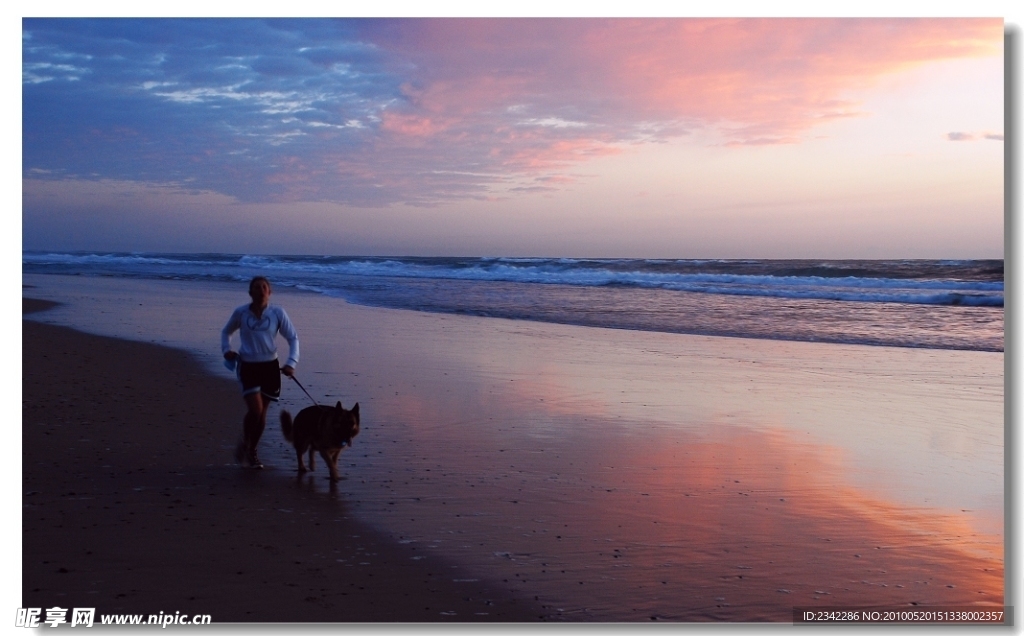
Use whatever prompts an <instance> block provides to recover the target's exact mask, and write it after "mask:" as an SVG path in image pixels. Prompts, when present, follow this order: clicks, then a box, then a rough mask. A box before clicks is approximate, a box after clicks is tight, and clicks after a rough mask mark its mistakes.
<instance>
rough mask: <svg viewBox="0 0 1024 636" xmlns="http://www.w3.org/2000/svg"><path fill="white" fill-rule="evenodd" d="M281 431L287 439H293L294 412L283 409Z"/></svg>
mask: <svg viewBox="0 0 1024 636" xmlns="http://www.w3.org/2000/svg"><path fill="white" fill-rule="evenodd" d="M281 433H282V434H283V435H284V438H285V439H286V440H288V441H289V442H290V441H292V414H291V413H289V412H288V411H281Z"/></svg>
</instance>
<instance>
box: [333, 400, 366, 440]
mask: <svg viewBox="0 0 1024 636" xmlns="http://www.w3.org/2000/svg"><path fill="white" fill-rule="evenodd" d="M329 430H330V432H329V436H330V438H331V442H332V446H337V447H339V448H340V447H341V446H344V445H345V444H348V445H349V446H351V445H352V438H353V437H355V436H356V435H358V434H359V403H358V402H356V405H355V406H353V407H352V408H351V409H349V410H345V407H343V406H342V405H341V402H338V404H337V405H336V406H335V407H334V408H333V409H331V415H330V426H329Z"/></svg>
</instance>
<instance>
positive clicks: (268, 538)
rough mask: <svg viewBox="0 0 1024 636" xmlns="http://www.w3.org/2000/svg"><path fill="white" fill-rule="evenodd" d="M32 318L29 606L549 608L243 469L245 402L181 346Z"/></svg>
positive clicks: (25, 594)
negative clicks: (239, 453) (473, 578)
mask: <svg viewBox="0 0 1024 636" xmlns="http://www.w3.org/2000/svg"><path fill="white" fill-rule="evenodd" d="M23 305H24V307H23V309H24V312H25V313H28V312H30V311H41V310H44V309H46V308H48V307H50V306H53V305H52V304H49V303H47V302H46V301H34V302H33V301H31V300H29V299H24V300H23ZM22 327H23V357H22V366H23V373H24V389H23V398H22V399H23V402H22V418H23V422H22V460H23V463H22V477H23V491H22V496H23V508H22V515H23V517H22V540H23V548H22V567H23V574H22V599H21V601H22V606H23V607H43V608H47V607H53V606H55V605H59V606H61V607H65V606H66V607H95V608H96V609H97V614H114V613H136V614H156V613H158V612H161V611H162V612H164V613H165V614H168V613H174V612H176V611H181V612H182V613H189V614H209V615H211V616H212V619H213V621H214V622H217V623H223V622H232V623H235V622H401V623H428V622H438V621H451V622H470V621H480V622H525V621H536V620H538V619H540V618H541V612H540V610H538V609H537V608H535V607H534V605H533V603H532V601H529V602H528V601H526V600H525V599H523V598H519V597H518V596H516V595H514V594H513V593H512V591H510V590H503V589H500V588H499V587H497V586H491V585H488V584H485V583H480V582H474V583H466V582H455V581H454V579H459V578H460V577H459V575H458V569H457V568H456V567H455V566H453V565H451V564H450V563H446V562H445V561H443V560H441V559H437V558H434V557H432V556H427V557H426V558H424V557H423V555H422V553H420V554H417V552H416V548H415V547H407V546H404V545H401V544H399V543H397V542H396V541H394V540H393V539H391V538H390V537H387V536H385V535H383V534H381V533H379V532H378V531H376V530H373V529H371V528H369V527H368V526H366V525H365V524H364V523H362V522H360V521H358V520H356V519H355V518H353V516H352V515H351V514H350V511H349V510H347V509H346V505H345V502H344V501H343V500H338V499H337V498H336V497H334V496H331V495H330V494H326V495H325V493H322V492H317V491H316V489H313V488H309V487H307V486H306V485H305V484H304V483H302V482H301V481H297V480H295V479H294V478H285V479H282V478H281V475H280V474H279V473H275V472H274V471H253V470H250V469H244V468H241V467H239V466H236V465H233V461H232V460H231V451H230V449H231V447H232V446H233V443H234V438H235V436H236V435H237V434H238V431H237V429H239V428H240V425H239V424H238V422H240V421H241V416H242V411H243V404H242V400H241V399H239V397H238V394H237V393H238V392H237V388H236V387H235V385H234V383H233V382H231V381H230V380H225V379H223V378H217V377H214V376H212V375H210V374H208V373H207V372H205V371H204V370H203V369H202V367H201V365H200V364H199V363H198V362H197V361H196V360H195V359H194V357H193V356H191V355H189V354H188V353H186V352H182V351H178V350H175V349H170V348H167V347H162V346H158V345H152V344H148V343H142V342H133V341H128V340H122V339H116V338H108V337H102V336H94V335H91V334H87V333H83V332H79V331H75V330H73V329H70V328H66V327H59V326H53V325H48V324H44V323H40V322H36V321H29V320H23V321H22ZM154 378H171V379H170V380H169V381H168V382H160V383H155V382H152V381H151V380H152V379H154ZM272 416H273V417H275V418H276V410H275V413H272ZM270 426H273V423H271V422H268V427H270ZM344 484H345V482H344V481H342V482H341V486H340V488H342V489H344ZM321 530H323V531H321ZM339 539H341V540H339Z"/></svg>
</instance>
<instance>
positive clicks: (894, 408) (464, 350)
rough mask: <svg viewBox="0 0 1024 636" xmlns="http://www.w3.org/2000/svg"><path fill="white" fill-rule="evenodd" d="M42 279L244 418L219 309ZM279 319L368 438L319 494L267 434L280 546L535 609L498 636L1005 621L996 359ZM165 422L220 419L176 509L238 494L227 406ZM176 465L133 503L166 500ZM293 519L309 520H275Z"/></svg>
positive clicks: (65, 320) (488, 327)
mask: <svg viewBox="0 0 1024 636" xmlns="http://www.w3.org/2000/svg"><path fill="white" fill-rule="evenodd" d="M32 279H33V280H32V282H33V283H38V284H39V288H38V289H36V290H28V291H31V292H33V293H38V294H39V295H41V297H46V298H51V299H54V300H62V301H66V302H67V303H68V304H66V305H65V306H63V307H61V308H58V309H56V310H54V311H53V312H48V313H47V314H40V315H39V317H40V319H44V318H45V317H46V316H50V317H49V318H45V319H47V320H52V321H54V322H58V323H61V324H74V325H76V326H81V327H82V328H84V329H88V330H90V331H96V332H99V333H106V334H111V335H125V336H128V337H134V338H139V339H143V340H153V341H158V342H165V343H167V344H170V345H173V346H175V347H181V348H185V349H189V350H191V351H193V352H202V351H208V354H206V357H203V355H201V354H200V355H199V358H198V359H199V360H200V361H201V362H202V364H203V368H204V369H205V372H206V373H209V374H211V375H212V376H215V377H219V378H221V380H222V382H224V383H225V384H224V386H225V387H226V388H225V390H226V391H227V392H229V393H231V394H234V387H233V383H232V381H230V380H227V379H226V377H225V373H224V370H223V368H222V367H221V368H220V369H219V371H218V367H219V360H218V359H217V355H216V354H217V352H216V342H217V332H218V331H219V328H220V326H221V324H222V321H223V320H224V319H225V318H226V316H227V313H228V311H229V310H230V308H231V307H233V301H234V300H236V299H238V298H237V297H239V296H240V295H241V294H239V290H237V289H235V288H234V287H233V286H227V285H218V284H210V285H199V284H187V283H174V282H166V281H160V282H157V281H112V280H102V279H85V278H67V277H47V276H35V277H32ZM28 291H27V292H26V293H28ZM242 291H243V292H244V290H242ZM275 302H279V303H280V304H281V305H283V306H285V307H286V308H287V309H288V312H289V314H290V315H291V317H292V319H293V321H294V322H295V323H296V324H297V325H298V326H299V330H300V335H301V337H302V338H303V358H302V360H300V367H299V369H298V372H299V377H300V378H302V380H303V383H304V384H305V385H306V387H307V388H308V389H309V390H310V391H311V392H312V393H313V394H314V395H315V396H316V397H317V398H319V399H322V400H326V401H333V400H335V399H338V400H341V401H343V402H344V403H345V404H346V405H351V403H352V402H353V401H359V402H360V406H361V411H362V413H363V419H364V430H363V432H361V433H360V436H359V438H357V440H356V444H355V446H354V447H353V449H352V450H351V451H346V453H345V454H344V455H343V461H342V466H341V468H342V472H343V474H344V475H345V476H346V478H347V479H346V480H345V481H343V482H341V484H340V485H339V487H338V488H337V489H336V492H334V493H332V492H331V491H330V489H328V488H327V487H326V481H325V480H324V479H323V474H314V475H311V476H307V477H306V478H304V479H302V480H298V479H296V478H295V477H294V469H293V466H294V454H293V453H292V452H290V451H289V449H288V448H287V447H286V446H285V444H284V442H283V440H281V439H280V434H279V433H278V432H276V430H273V429H272V430H268V433H267V435H266V436H265V438H264V440H265V441H264V444H263V449H264V450H262V451H261V455H262V456H263V457H264V461H265V462H266V463H267V464H268V469H267V470H266V471H263V473H262V474H259V476H258V477H257V479H259V481H253V482H252V484H250V483H249V482H248V481H244V482H243V481H239V482H238V486H239V487H240V488H241V487H243V486H251V487H252V488H253V489H254V490H255V493H256V494H255V495H253V496H254V497H256V498H257V501H258V500H260V499H259V498H260V497H262V496H263V495H262V494H260V493H262V492H263V490H264V489H266V490H267V491H268V492H272V493H279V492H280V493H282V494H281V496H280V497H279V498H277V499H276V501H275V504H274V505H269V504H267V505H266V507H265V509H264V510H263V514H266V515H268V517H269V519H277V517H275V516H274V515H271V514H270V513H271V512H276V513H279V514H280V515H283V516H284V517H282V518H281V519H278V522H279V523H281V524H286V523H289V522H290V521H294V522H297V523H303V522H305V523H307V524H308V520H309V518H311V516H316V519H317V521H319V522H320V523H321V524H322V525H323V524H324V523H325V520H329V519H335V518H337V517H338V516H342V517H349V519H348V520H346V521H345V523H348V522H349V521H352V520H353V519H355V520H357V521H359V522H360V523H363V524H366V527H369V528H372V529H373V530H375V531H377V532H379V533H380V534H381V536H387V537H390V539H391V540H392V541H394V543H395V544H397V546H398V547H399V548H403V549H408V550H409V552H407V553H406V554H411V555H412V556H411V557H410V558H409V559H408V560H409V561H411V562H412V563H425V562H431V561H430V559H432V558H439V559H441V561H440V562H443V563H447V564H449V567H450V566H451V565H455V566H457V569H452V573H453V574H452V576H450V579H451V582H452V583H456V582H457V584H458V585H460V586H461V585H466V586H471V587H473V588H474V589H475V588H477V587H479V586H490V587H491V588H495V587H496V588H497V589H499V590H502V591H503V592H504V593H506V594H509V595H510V598H512V599H530V600H531V601H532V602H533V603H534V604H535V609H532V610H527V611H525V612H523V614H522V615H523V616H524V617H525V618H523V619H518V618H510V619H509V620H537V619H536V617H539V616H543V617H544V620H566V621H644V622H649V621H651V620H674V621H731V622H737V621H783V622H788V621H790V620H792V610H793V608H794V607H818V608H821V607H863V606H876V607H877V606H882V607H929V606H930V607H934V606H937V605H938V606H947V607H950V606H998V605H1001V604H1002V602H1003V583H1004V574H1003V535H1002V528H1003V510H1002V501H1003V491H1002V483H1003V476H1002V458H1003V447H1002V441H1003V440H1002V401H1003V400H1002V360H1003V356H1002V354H989V353H978V352H957V351H932V350H903V349H889V348H882V347H853V346H837V345H821V344H815V343H784V342H768V341H752V340H738V339H728V338H701V337H692V336H679V335H675V334H654V333H641V332H625V331H614V330H603V329H591V328H580V327H571V326H563V325H547V324H538V323H524V322H514V321H503V320H490V319H481V318H472V317H461V316H443V315H432V314H420V313H416V312H405V311H397V310H386V309H375V308H366V307H355V306H351V305H347V304H345V303H343V302H341V301H339V300H336V299H329V298H324V297H320V296H316V295H312V294H301V293H289V292H287V291H283V290H281V291H279V292H277V293H276V295H275ZM240 303H241V300H240V299H238V302H234V304H240ZM196 325H198V327H197V326H196ZM26 333H28V332H26ZM183 334H184V335H183ZM189 338H191V340H190V339H189ZM27 342H28V340H27V336H26V347H27ZM26 351H27V348H26ZM26 357H27V353H26ZM27 386H28V384H26V387H27ZM133 390H134V389H133ZM129 394H130V393H129ZM125 395H128V394H125ZM49 397H51V398H52V394H51V395H50V396H49ZM282 397H283V399H282V403H283V405H284V406H285V407H286V408H289V409H291V410H292V411H293V412H294V411H295V410H297V409H299V408H302V407H303V406H305V405H307V404H308V403H309V402H308V399H307V398H306V396H305V395H303V394H302V393H301V392H300V391H299V390H298V389H297V388H296V387H294V386H290V385H289V384H287V383H286V385H285V389H284V393H283V396H282ZM156 401H158V402H163V404H164V406H163V407H162V408H163V410H158V411H159V413H161V414H163V415H162V417H164V418H165V419H166V418H168V417H170V415H171V414H170V413H168V411H171V413H173V412H175V411H174V408H175V406H179V405H180V408H181V409H182V411H184V410H186V409H190V410H189V414H188V417H190V418H191V417H195V416H194V415H192V413H193V411H195V410H196V409H200V410H203V409H204V408H205V405H206V404H209V405H227V406H228V407H229V408H228V410H229V411H231V412H230V413H225V414H224V415H223V416H219V417H218V420H219V421H221V420H226V421H230V422H232V424H230V425H229V426H228V428H223V427H222V429H223V430H222V431H221V432H220V433H219V434H220V437H219V438H218V439H217V440H215V441H214V442H212V443H211V446H213V445H218V444H219V450H217V451H216V452H213V451H211V452H210V453H209V457H208V458H207V459H205V460H204V462H205V463H203V464H202V468H203V469H205V470H207V471H208V472H209V473H210V476H209V477H207V476H204V477H202V478H201V479H200V478H197V477H192V479H191V481H181V482H180V484H178V485H179V486H181V488H180V490H182V491H183V492H184V491H185V487H186V486H188V487H191V488H192V489H193V490H194V491H196V492H202V493H204V494H205V492H206V491H205V490H202V488H203V487H201V486H200V484H202V483H205V482H206V481H208V480H216V479H237V480H242V479H250V478H251V477H252V473H246V472H245V471H241V472H240V471H239V470H237V469H235V467H232V466H226V465H225V458H226V457H228V456H229V455H230V450H231V446H232V442H233V441H234V439H233V435H234V434H235V429H236V428H237V427H236V425H234V424H233V422H235V421H236V420H237V419H238V418H239V417H240V415H241V404H240V400H239V401H237V404H236V403H235V402H234V401H233V400H232V398H230V397H229V398H228V399H227V400H224V399H223V397H222V396H217V397H213V396H211V397H202V396H200V395H198V394H197V395H196V396H195V397H193V398H190V399H187V400H185V401H176V400H174V399H169V398H167V397H166V396H165V397H163V398H159V399H157V400H156ZM168 403H169V404H171V405H174V406H168V405H167V404H168ZM26 404H27V403H26ZM24 410H25V413H26V418H28V417H29V412H30V409H29V408H28V406H27V405H26V407H25V409H24ZM204 412H205V411H204ZM274 416H275V414H273V413H272V415H271V417H274ZM27 428H28V427H26V429H27ZM226 431H230V433H227V432H226ZM211 434H212V433H211ZM26 436H27V433H26ZM215 437H216V435H215ZM27 439H28V437H26V440H27ZM183 450H184V449H181V448H178V449H176V450H174V451H167V453H166V455H165V456H162V457H161V461H162V462H164V463H163V464H162V465H164V466H165V467H166V468H165V472H164V473H160V474H157V473H155V472H153V471H154V470H155V469H150V468H148V467H147V468H146V470H147V473H146V474H148V475H150V476H151V477H152V481H151V482H147V483H146V484H142V483H141V482H140V483H139V484H136V485H135V486H132V490H131V492H132V493H146V492H147V490H145V488H151V489H152V488H157V487H160V488H166V487H168V484H165V483H164V484H162V483H161V481H162V480H165V479H182V478H183V476H179V475H178V474H177V473H187V472H188V471H184V470H181V469H179V468H178V466H179V464H180V463H181V462H182V460H183V457H184V456H182V455H181V453H182V452H183ZM187 452H188V453H191V452H194V451H192V450H191V449H188V451H187ZM104 465H107V466H113V465H114V464H113V462H105V463H104V464H100V468H102V466H104ZM133 465H140V466H145V463H144V462H140V463H138V464H133ZM26 466H27V462H26ZM103 470H105V471H107V472H111V471H110V469H109V468H107V469H103ZM27 471H28V469H27V468H26V475H28V472H27ZM244 475H248V477H246V476H244ZM106 478H108V479H109V478H110V477H109V476H107V477H106ZM176 483H177V482H176ZM140 486H141V487H143V488H144V489H143V490H141V491H135V490H133V488H135V487H140ZM76 492H77V491H76ZM118 492H120V493H124V492H127V490H125V489H122V490H118ZM153 494H155V493H153ZM172 494H173V493H172ZM300 494H301V496H302V497H308V500H307V499H302V500H301V501H304V502H307V503H308V505H309V506H323V507H322V508H321V507H316V508H312V507H311V508H301V507H300V506H298V505H297V504H295V503H294V502H288V501H287V498H289V497H297V496H300ZM33 496H34V495H33ZM133 496H135V495H133ZM160 496H162V495H160ZM274 496H275V497H277V495H276V494H275V495H274ZM30 499H31V497H26V498H25V501H26V503H28V502H29V501H30ZM174 499H181V501H182V502H185V501H189V500H188V499H185V498H184V497H181V496H175V497H174ZM172 501H173V499H172ZM161 503H163V502H161ZM106 505H109V504H106ZM121 505H123V504H121ZM166 505H171V504H166ZM178 505H179V506H181V505H182V504H178ZM247 505H257V504H247ZM303 505H306V504H303ZM279 507H280V508H284V509H286V510H288V511H289V512H281V511H280V510H279ZM311 510H316V511H317V512H316V513H314V512H309V511H311ZM301 511H305V512H306V519H305V520H304V521H302V520H300V519H297V518H296V517H295V515H296V514H301ZM168 514H170V513H168ZM253 514H255V513H253ZM289 520H290V521H289ZM268 522H269V521H265V523H268ZM210 523H212V522H210ZM331 523H333V524H336V523H340V522H336V521H331ZM108 527H109V526H108ZM211 527H212V526H211ZM100 534H102V533H100ZM335 534H336V535H340V536H342V537H343V535H344V534H345V531H340V532H338V533H335ZM354 534H360V533H359V532H356V533H354ZM97 536H99V535H97ZM364 536H365V535H364ZM269 544H270V542H269V541H262V540H261V541H257V540H255V539H253V540H251V541H249V543H248V544H247V547H246V548H243V549H242V551H243V552H245V555H244V556H248V557H250V558H251V557H252V552H253V551H254V550H256V549H265V548H260V546H264V545H269ZM26 545H27V544H26ZM393 547H394V546H393ZM414 548H415V550H414ZM226 549H227V548H224V549H223V550H221V552H224V551H226ZM315 552H316V553H318V554H322V553H323V551H322V550H315ZM239 558H240V559H241V558H242V555H240V556H239ZM340 558H347V557H344V556H343V557H340ZM295 560H297V561H299V560H301V559H300V558H295ZM288 561H289V562H290V561H291V559H289V560H288ZM402 562H403V563H404V561H402ZM59 567H61V566H58V568H59ZM296 567H298V566H296ZM243 571H244V570H243ZM431 573H432V574H436V568H435V571H434V572H431ZM286 574H287V573H286ZM324 576H326V575H324ZM229 578H230V577H229ZM286 578H287V580H289V581H293V580H294V579H293V578H292V577H291V576H290V574H289V575H288V576H287V577H286ZM261 580H262V579H261ZM266 580H267V581H268V582H267V585H271V584H272V583H273V580H274V579H271V578H267V579H266ZM276 584H280V580H278V581H277V583H276ZM27 588H28V586H27V585H26V593H27ZM313 592H314V590H313V589H312V587H310V588H309V589H308V590H305V592H304V593H305V594H307V595H310V596H313V597H317V595H316V594H314V593H313ZM118 593H123V592H118ZM302 598H305V596H303V597H302ZM317 598H319V597H317ZM474 598H476V597H475V596H474ZM533 612H536V613H533ZM214 616H215V618H216V617H217V615H216V614H214ZM464 616H465V614H464V613H463V612H462V611H459V612H458V613H457V617H456V620H459V617H464ZM326 620H339V619H337V618H329V619H326ZM342 620H344V619H342ZM421 620H426V619H421Z"/></svg>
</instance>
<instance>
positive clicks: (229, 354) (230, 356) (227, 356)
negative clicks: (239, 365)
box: [224, 351, 238, 360]
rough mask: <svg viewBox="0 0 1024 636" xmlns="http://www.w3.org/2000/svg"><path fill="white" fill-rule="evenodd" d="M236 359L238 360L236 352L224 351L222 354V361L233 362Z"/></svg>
mask: <svg viewBox="0 0 1024 636" xmlns="http://www.w3.org/2000/svg"><path fill="white" fill-rule="evenodd" d="M237 358H238V354H237V353H236V352H234V351H225V352H224V359H225V360H235V359H237Z"/></svg>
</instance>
